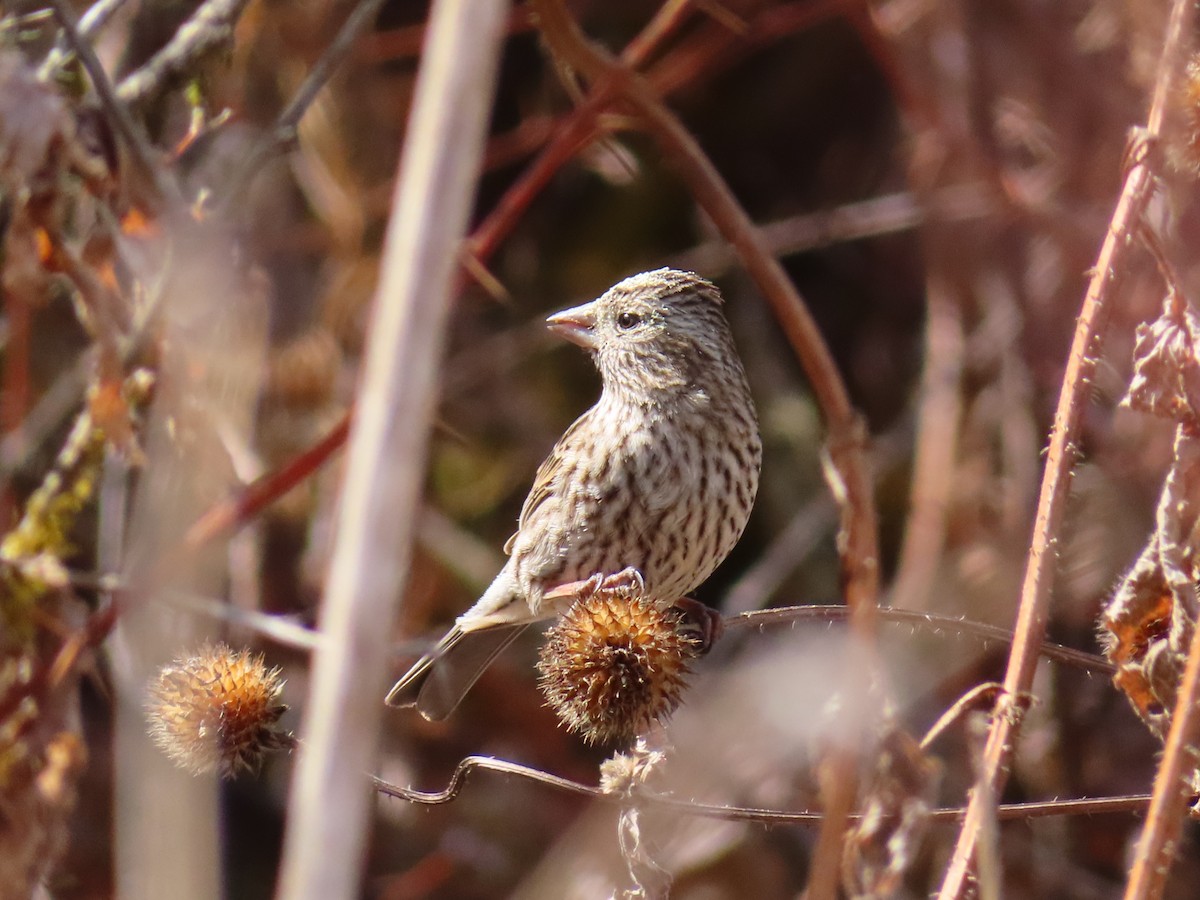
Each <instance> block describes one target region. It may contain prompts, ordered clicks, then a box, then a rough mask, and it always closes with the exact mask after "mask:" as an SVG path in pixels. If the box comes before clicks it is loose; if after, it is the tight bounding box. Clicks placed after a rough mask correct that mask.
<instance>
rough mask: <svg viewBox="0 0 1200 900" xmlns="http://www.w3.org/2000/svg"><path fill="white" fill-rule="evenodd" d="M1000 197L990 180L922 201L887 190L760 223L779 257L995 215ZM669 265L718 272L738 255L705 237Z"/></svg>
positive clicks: (712, 274)
mask: <svg viewBox="0 0 1200 900" xmlns="http://www.w3.org/2000/svg"><path fill="white" fill-rule="evenodd" d="M997 206H998V204H997V202H996V201H995V200H993V199H992V198H991V195H990V193H989V191H988V189H987V187H986V185H983V184H979V183H973V184H963V185H955V186H953V187H947V188H942V189H941V190H939V191H934V192H933V194H932V195H931V196H930V197H929V198H928V199H927V200H926V201H920V200H918V199H917V197H916V196H915V195H913V194H912V193H911V192H910V191H901V192H900V193H896V194H884V195H883V196H880V197H872V198H871V199H870V200H860V201H858V202H856V203H847V204H845V205H843V206H838V207H835V208H833V209H827V210H818V211H816V212H810V213H805V214H803V215H799V216H792V217H790V218H787V219H781V220H779V221H777V222H768V223H766V224H763V225H759V226H757V227H758V230H759V233H760V235H761V237H762V241H763V243H764V244H765V245H766V247H767V249H768V250H770V251H771V253H773V254H775V255H776V256H781V257H783V256H791V255H793V254H796V253H807V252H810V251H812V250H820V249H822V248H825V247H830V246H833V245H834V244H840V243H844V242H846V241H854V240H860V239H862V238H869V237H878V236H880V235H885V234H895V233H896V232H900V231H909V230H911V229H913V228H916V227H918V226H919V225H921V224H922V223H923V222H924V221H925V220H926V219H927V218H929V217H930V216H934V217H936V218H937V219H938V221H940V222H966V221H971V220H975V219H982V218H985V217H986V216H990V215H994V214H995V213H996V210H997ZM670 262H671V265H673V266H678V267H679V268H681V269H689V270H691V271H693V272H703V273H704V274H706V275H709V276H710V277H716V276H719V275H721V274H722V273H724V272H726V271H728V270H729V269H730V268H732V267H733V266H734V264H735V263H736V262H737V257H736V256H735V254H734V253H733V252H732V251H731V250H730V249H729V247H728V245H727V244H725V242H724V241H707V242H705V243H703V244H700V245H698V246H696V247H693V248H692V249H690V250H685V251H684V252H683V253H681V254H679V255H678V256H676V257H674V258H673V259H671V261H670Z"/></svg>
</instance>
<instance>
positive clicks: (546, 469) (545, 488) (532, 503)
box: [504, 409, 592, 555]
mask: <svg viewBox="0 0 1200 900" xmlns="http://www.w3.org/2000/svg"><path fill="white" fill-rule="evenodd" d="M591 414H592V410H590V409H589V410H588V411H587V412H585V413H584V414H583V415H582V416H580V417H579V418H578V419H576V420H575V421H574V422H573V423H571V427H570V428H568V429H567V430H566V431H565V432H563V436H562V437H560V438H559V439H558V443H556V444H555V445H554V449H553V450H551V451H550V455H549V456H547V457H546V458H545V459H544V460H542V464H541V465H540V466H538V470H537V474H535V475H534V476H533V487H531V488H530V489H529V496H527V497H526V498H525V503H524V504H523V505H522V506H521V515H520V517H519V518H518V519H517V530H516V531H515V532H514V533H513V534H512V536H511V537H510V538H509V539H508V540H507V541H505V542H504V552H505V553H507V554H509V555H511V554H512V551H513V546H514V545H515V544H516V541H517V537H518V536H519V535H520V534H521V531H522V530H523V529H524V528H525V526H526V525H528V524H529V522H530V520H532V518H533V517H534V515H535V514H536V513H537V510H538V508H539V507H540V506H541V505H542V504H543V503H545V502H546V501H547V500H548V499H550V498H551V497H553V496H554V494H555V491H556V490H557V489H558V487H559V485H561V483H562V478H561V477H560V476H561V474H562V472H563V470H564V468H565V463H564V460H565V459H569V458H571V457H573V456H574V455H575V454H574V452H573V448H574V445H575V444H576V443H578V441H579V434H580V433H581V432H582V431H584V430H585V429H586V428H587V422H588V420H589V418H590V416H591Z"/></svg>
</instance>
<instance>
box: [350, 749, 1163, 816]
mask: <svg viewBox="0 0 1200 900" xmlns="http://www.w3.org/2000/svg"><path fill="white" fill-rule="evenodd" d="M476 771H481V772H495V773H497V774H500V775H508V776H511V777H514V778H524V779H526V780H529V781H533V782H536V783H538V784H542V785H545V786H547V787H550V788H553V789H554V790H557V791H562V792H564V793H568V794H576V795H578V796H581V797H591V798H594V799H596V800H600V801H605V802H609V803H627V802H628V798H627V797H625V796H624V795H620V794H609V793H606V792H605V791H603V790H602V789H601V788H599V787H595V786H593V785H588V784H583V783H582V782H578V781H573V780H572V779H570V778H563V777H562V776H561V775H554V774H551V773H550V772H546V771H543V770H542V769H537V768H534V767H533V766H526V765H522V764H521V763H514V762H509V761H508V760H503V759H496V758H495V757H491V756H468V757H466V758H464V759H463V760H462V761H461V762H459V764H458V766H457V767H455V769H454V772H453V773H452V774H451V776H450V780H449V782H447V784H446V787H444V788H442V789H441V790H436V791H420V790H416V789H414V788H407V787H400V786H399V785H395V784H392V783H391V782H388V781H384V780H383V779H382V778H378V777H375V776H372V778H371V781H372V783H373V785H374V787H375V790H376V791H378V792H379V793H381V794H384V795H385V796H388V797H395V798H396V799H398V800H408V801H410V802H412V803H420V804H422V805H425V806H441V805H442V804H445V803H452V802H453V801H455V800H457V799H458V798H459V796H460V795H461V794H462V791H463V788H464V787H465V786H466V783H467V776H468V775H470V774H471V773H472V772H476ZM637 800H638V802H639V803H644V804H645V805H647V806H653V807H658V808H660V809H670V810H673V811H675V812H679V813H682V814H684V815H691V816H703V817H706V818H712V819H724V820H726V821H731V822H753V823H757V824H760V825H819V824H820V823H821V822H822V821H823V820H824V819H825V813H822V812H819V811H817V812H813V811H809V810H775V809H760V808H753V807H745V806H727V805H724V804H713V803H703V802H701V801H698V800H681V799H679V798H677V797H671V796H667V795H664V794H659V793H656V792H654V791H649V790H647V791H639V792H638V794H637ZM1149 801H1150V795H1149V794H1130V795H1127V796H1122V797H1081V798H1079V799H1077V800H1039V801H1034V802H1029V803H1007V804H1004V805H1002V806H999V807H998V808H997V810H996V812H997V818H999V819H1021V820H1027V819H1038V818H1046V817H1048V816H1076V815H1102V814H1113V813H1136V812H1141V811H1142V810H1144V809H1145V808H1146V804H1147V803H1148V802H1149ZM965 812H966V810H964V809H962V808H961V807H949V808H943V809H934V810H930V811H929V821H931V822H944V823H955V822H959V821H961V820H962V817H963V815H964V814H965ZM860 818H861V817H860V816H857V815H852V816H851V817H850V819H851V821H859V820H860Z"/></svg>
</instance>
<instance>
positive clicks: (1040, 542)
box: [939, 0, 1194, 900]
mask: <svg viewBox="0 0 1200 900" xmlns="http://www.w3.org/2000/svg"><path fill="white" fill-rule="evenodd" d="M1193 14H1194V10H1193V3H1192V2H1191V0H1176V2H1175V4H1174V8H1173V10H1172V13H1171V21H1170V24H1169V26H1168V30H1167V38H1166V42H1165V45H1164V49H1163V54H1162V59H1161V62H1160V65H1159V70H1158V76H1157V79H1156V85H1155V93H1154V101H1153V103H1152V105H1151V109H1150V115H1149V119H1148V122H1147V126H1146V130H1145V133H1144V134H1143V135H1141V136H1140V138H1139V140H1138V142H1137V145H1136V146H1135V148H1134V155H1133V156H1132V157H1131V165H1130V167H1129V171H1128V173H1127V174H1126V177H1125V186H1124V189H1123V190H1122V192H1121V197H1120V200H1119V201H1118V203H1117V208H1116V211H1115V212H1114V213H1113V217H1112V222H1111V223H1110V225H1109V229H1108V234H1107V236H1106V237H1105V240H1104V244H1103V246H1102V247H1101V249H1100V255H1099V257H1098V258H1097V260H1096V265H1095V268H1094V269H1093V270H1092V277H1091V280H1090V282H1089V283H1088V289H1087V293H1086V295H1085V296H1084V300H1083V309H1082V311H1081V312H1080V314H1079V321H1078V324H1077V325H1076V328H1075V338H1074V341H1073V343H1072V345H1071V355H1070V358H1069V359H1068V362H1067V371H1066V375H1065V376H1064V380H1063V387H1062V393H1061V394H1060V395H1059V401H1058V409H1057V410H1056V412H1055V416H1054V429H1053V432H1052V433H1051V437H1050V448H1049V451H1048V453H1047V456H1046V470H1045V473H1044V475H1043V478H1042V489H1041V496H1040V497H1039V500H1038V509H1037V516H1036V519H1035V522H1034V532H1033V539H1032V544H1031V547H1030V552H1029V561H1028V565H1027V567H1026V570H1025V580H1024V584H1023V585H1022V589H1021V606H1020V610H1019V611H1018V614H1017V624H1016V628H1015V634H1016V638H1015V641H1014V643H1013V648H1012V652H1011V653H1010V654H1009V664H1008V670H1007V672H1006V673H1005V678H1004V687H1005V694H1004V695H1003V697H1002V698H1001V700H1000V702H999V704H998V705H997V708H996V710H995V714H994V717H993V720H992V727H991V731H990V732H989V735H988V741H987V746H986V748H985V750H984V758H983V762H982V765H981V772H980V779H979V787H978V788H977V789H976V791H974V792H973V794H972V797H971V801H970V803H969V804H968V807H967V815H966V819H965V821H964V822H963V828H962V831H961V832H960V833H959V838H958V843H957V845H956V846H955V848H954V855H953V857H952V858H951V861H950V866H949V868H948V870H947V873H946V878H945V881H944V882H943V884H942V889H941V893H940V895H939V896H940V898H941V900H953V898H959V897H963V896H965V895H966V893H967V889H968V885H969V882H970V872H971V865H972V860H973V858H974V856H975V852H976V848H977V846H978V842H979V839H980V831H981V827H982V825H983V817H984V815H985V812H986V810H988V809H989V808H994V805H995V803H996V801H997V799H998V797H999V796H1000V792H1001V790H1002V789H1003V787H1004V784H1005V782H1006V781H1007V780H1008V772H1009V768H1010V765H1011V762H1012V756H1013V752H1014V750H1015V742H1016V739H1017V734H1018V732H1019V731H1020V722H1021V716H1020V710H1019V708H1018V706H1016V705H1015V704H1014V702H1013V698H1018V697H1021V696H1023V695H1025V694H1026V693H1027V692H1028V691H1029V689H1030V687H1031V686H1032V684H1033V675H1034V670H1035V669H1036V666H1037V658H1038V648H1039V647H1040V646H1041V643H1042V640H1043V638H1044V636H1045V633H1046V622H1047V619H1048V618H1049V608H1050V587H1051V580H1052V577H1053V568H1054V564H1055V562H1056V560H1057V553H1056V551H1055V547H1056V543H1057V540H1058V534H1059V532H1060V530H1061V527H1062V522H1063V517H1064V515H1065V511H1066V503H1067V497H1068V494H1069V490H1070V482H1071V467H1072V464H1073V462H1074V458H1075V447H1076V443H1077V438H1078V434H1079V426H1080V420H1081V418H1082V415H1083V409H1084V406H1085V403H1086V398H1087V386H1088V384H1089V383H1090V382H1091V378H1092V373H1093V370H1094V369H1095V367H1096V360H1097V356H1098V352H1099V344H1100V337H1101V335H1102V334H1103V331H1104V326H1105V323H1106V322H1107V320H1108V313H1109V301H1110V299H1111V295H1112V292H1113V288H1114V285H1115V284H1116V282H1117V279H1118V277H1119V275H1120V274H1121V273H1122V272H1123V271H1124V268H1123V265H1124V262H1125V258H1126V254H1127V251H1128V250H1129V247H1130V245H1131V244H1132V243H1133V236H1134V234H1136V232H1137V228H1138V224H1139V222H1140V221H1141V216H1142V213H1143V212H1144V211H1145V208H1146V204H1147V203H1148V202H1149V199H1150V195H1151V193H1152V191H1153V186H1154V175H1153V172H1152V171H1151V169H1150V167H1149V165H1148V162H1147V155H1148V152H1149V149H1150V146H1151V144H1152V142H1153V141H1155V140H1157V139H1158V137H1159V135H1160V133H1161V131H1162V125H1163V117H1164V113H1165V108H1166V100H1167V96H1168V92H1169V89H1170V85H1171V84H1172V81H1173V77H1174V73H1175V72H1176V71H1178V70H1179V68H1180V64H1181V59H1182V55H1183V50H1184V47H1185V40H1186V35H1188V34H1189V33H1190V21H1191V19H1192V17H1193ZM1189 671H1191V665H1190V663H1189ZM1183 696H1184V694H1182V693H1181V695H1180V697H1181V702H1182V698H1183ZM1174 733H1175V732H1174V729H1172V734H1174ZM1174 787H1175V786H1174V785H1173V784H1172V785H1171V788H1172V789H1174ZM1164 790H1165V789H1164ZM1157 821H1158V822H1160V823H1161V822H1163V819H1162V817H1160V818H1159V819H1158V820H1157ZM1150 824H1151V823H1147V825H1148V827H1149V825H1150ZM1156 827H1157V829H1158V830H1157V832H1156V834H1157V839H1155V838H1154V837H1153V835H1152V836H1151V837H1150V838H1147V846H1146V849H1147V850H1149V849H1152V848H1153V847H1154V846H1157V847H1158V848H1161V846H1162V842H1163V841H1164V840H1165V839H1166V829H1165V827H1164V825H1162V824H1160V825H1157V826H1156Z"/></svg>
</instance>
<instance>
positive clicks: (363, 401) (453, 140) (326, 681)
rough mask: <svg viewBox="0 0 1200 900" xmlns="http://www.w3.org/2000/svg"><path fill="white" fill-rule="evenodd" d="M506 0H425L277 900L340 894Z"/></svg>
mask: <svg viewBox="0 0 1200 900" xmlns="http://www.w3.org/2000/svg"><path fill="white" fill-rule="evenodd" d="M507 12H508V4H507V3H505V2H504V0H438V2H436V3H435V4H434V5H433V8H432V10H431V14H430V23H429V30H428V32H427V39H426V49H425V52H424V54H423V55H422V61H421V68H420V72H419V75H418V79H417V85H416V93H415V97H414V103H413V110H412V114H411V117H410V122H409V127H408V137H407V140H406V142H405V149H404V153H403V155H402V159H401V166H400V173H399V177H398V179H397V182H396V196H395V200H394V203H393V207H392V214H391V219H390V221H389V226H388V237H387V241H386V244H385V247H384V253H383V262H382V269H381V274H380V280H379V285H378V287H377V290H376V295H375V303H374V313H373V321H372V325H371V327H370V329H369V330H368V334H369V345H368V347H367V354H366V359H365V363H364V370H363V372H364V374H363V380H362V385H361V388H360V390H359V394H358V401H357V409H356V414H355V420H354V425H353V429H352V432H351V436H350V447H349V451H348V457H347V464H346V481H345V484H344V486H343V490H342V497H341V503H340V507H339V510H338V515H337V530H336V534H337V542H336V545H335V547H334V552H333V558H332V561H331V565H330V572H329V577H328V582H327V584H326V592H325V598H324V602H323V605H322V611H321V628H322V631H323V632H324V634H325V639H326V643H325V644H324V646H323V647H322V648H321V649H320V650H318V652H317V654H316V660H315V664H314V667H313V687H312V692H311V697H310V700H309V703H308V705H307V711H306V712H307V715H306V716H305V719H304V724H303V726H302V729H301V730H302V734H303V735H304V744H303V747H302V750H301V753H300V759H299V762H298V765H297V767H296V771H295V775H294V787H293V790H292V792H291V802H290V804H289V815H288V828H287V834H286V837H285V843H284V856H283V863H282V875H281V882H280V889H279V896H280V897H284V898H290V900H294V898H314V900H315V898H322V900H323V898H338V897H351V896H354V895H355V893H356V892H357V890H358V886H359V881H360V877H361V869H362V865H363V862H364V854H363V847H364V846H365V843H366V833H367V813H368V810H369V800H370V792H369V785H368V783H367V782H366V779H365V776H364V775H363V773H364V772H365V771H367V770H368V769H369V768H370V767H371V762H372V760H373V758H374V755H375V752H376V743H377V736H378V732H379V727H380V718H381V715H382V713H383V709H384V707H383V704H382V703H381V702H380V699H379V694H377V693H376V690H377V689H379V688H381V687H382V682H383V677H384V670H385V666H386V662H387V658H388V637H389V633H390V628H389V627H388V626H389V624H390V623H391V622H392V620H393V618H394V614H395V604H396V599H397V598H398V597H399V595H400V592H401V589H402V587H403V584H404V581H405V578H406V576H407V569H408V557H409V552H410V548H411V545H412V541H413V537H414V533H415V530H416V522H417V514H418V510H419V503H420V495H421V485H422V481H423V478H424V462H425V457H426V453H427V448H428V438H429V428H430V423H431V421H432V415H433V408H434V401H435V394H436V390H435V387H436V376H437V370H438V365H439V362H440V353H441V345H442V336H443V331H444V328H445V322H446V318H447V314H448V312H449V308H450V297H451V282H452V276H453V274H454V269H455V265H456V261H457V259H458V248H459V244H460V242H461V240H462V237H463V233H464V231H465V229H466V224H467V216H468V214H469V212H470V207H471V203H472V200H473V197H474V189H475V184H476V181H477V179H478V176H479V169H480V163H481V161H482V158H483V146H484V140H485V136H486V131H487V122H488V118H489V114H490V110H491V98H492V94H493V91H494V88H495V82H496V64H497V60H498V57H499V50H500V43H501V39H502V36H503V33H504V23H505V19H506V14H507Z"/></svg>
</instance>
